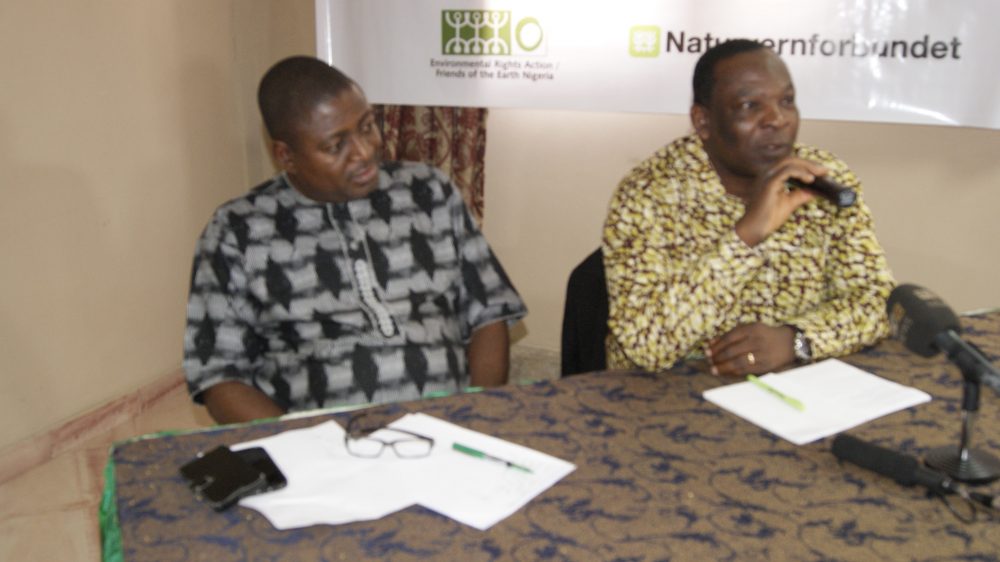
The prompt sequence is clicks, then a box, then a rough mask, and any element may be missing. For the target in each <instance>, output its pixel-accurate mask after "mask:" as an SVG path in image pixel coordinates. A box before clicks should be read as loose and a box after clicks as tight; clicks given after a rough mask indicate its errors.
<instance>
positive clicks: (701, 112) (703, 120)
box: [691, 103, 709, 140]
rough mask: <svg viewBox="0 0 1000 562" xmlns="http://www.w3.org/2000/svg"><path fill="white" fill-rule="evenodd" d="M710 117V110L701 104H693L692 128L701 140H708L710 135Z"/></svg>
mask: <svg viewBox="0 0 1000 562" xmlns="http://www.w3.org/2000/svg"><path fill="white" fill-rule="evenodd" d="M708 125H709V117H708V108H706V107H705V106H703V105H700V104H697V103H696V104H693V105H692V106H691V126H692V127H694V132H695V133H697V134H698V136H699V137H701V140H705V139H707V138H708V133H709V126H708Z"/></svg>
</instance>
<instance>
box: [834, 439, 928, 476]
mask: <svg viewBox="0 0 1000 562" xmlns="http://www.w3.org/2000/svg"><path fill="white" fill-rule="evenodd" d="M832 450H833V455H834V456H835V457H837V458H838V459H841V460H845V461H847V462H849V463H851V464H856V465H858V466H860V467H861V468H867V469H868V470H871V471H873V472H877V473H879V474H881V475H882V476H888V477H889V478H892V479H893V480H895V481H896V482H898V483H900V484H902V485H903V486H912V485H914V484H916V483H917V480H916V474H917V468H918V467H919V466H920V465H919V463H918V462H917V459H916V458H914V457H911V456H909V455H904V454H902V453H897V452H895V451H890V450H889V449H886V448H884V447H879V446H878V445H872V444H871V443H868V442H866V441H862V440H861V439H858V438H857V437H852V436H850V435H847V434H841V435H838V436H836V437H835V438H834V439H833V447H832Z"/></svg>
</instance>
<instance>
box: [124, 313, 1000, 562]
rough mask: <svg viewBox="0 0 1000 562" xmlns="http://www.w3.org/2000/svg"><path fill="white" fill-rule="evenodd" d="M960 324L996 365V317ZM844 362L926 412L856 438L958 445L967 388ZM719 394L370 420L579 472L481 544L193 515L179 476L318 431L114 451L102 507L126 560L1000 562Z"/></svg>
mask: <svg viewBox="0 0 1000 562" xmlns="http://www.w3.org/2000/svg"><path fill="white" fill-rule="evenodd" d="M963 324H964V325H965V328H966V337H967V338H968V339H969V340H970V341H973V342H975V343H977V344H978V345H980V346H981V347H982V348H983V350H984V352H985V353H986V355H987V356H988V357H989V358H990V359H991V360H993V361H995V362H996V361H997V359H998V357H1000V313H997V312H993V313H990V314H984V315H979V316H976V317H971V318H964V319H963ZM846 360H847V361H848V362H850V363H852V364H854V365H857V366H859V367H861V368H863V369H865V370H868V371H871V372H874V373H876V374H878V375H881V376H884V377H886V378H889V379H892V380H896V381H898V382H901V383H905V384H909V385H912V386H915V387H917V388H920V389H922V390H924V391H926V392H928V393H930V394H931V395H932V396H933V401H932V402H930V403H928V404H924V405H921V406H918V407H915V408H911V409H908V410H905V411H902V412H898V413H896V414H893V415H890V416H886V417H884V418H880V419H878V420H875V421H873V422H869V423H867V424H864V425H862V426H860V427H857V428H855V429H853V430H851V431H850V433H852V434H854V435H856V436H858V437H861V438H863V439H866V440H869V441H872V442H875V443H877V444H880V445H883V446H885V447H889V448H892V449H896V450H901V451H903V452H906V453H910V454H914V455H919V454H921V453H922V452H923V451H925V450H926V449H929V448H932V447H935V446H940V445H948V444H955V443H957V441H958V435H959V428H960V414H961V412H960V399H961V376H960V375H959V373H958V371H957V370H956V369H955V368H953V367H952V366H950V364H949V363H947V362H946V361H945V360H944V359H943V358H942V357H940V356H939V357H936V358H931V359H923V358H920V357H916V356H914V355H912V354H910V353H907V352H906V350H905V349H904V348H903V347H902V346H901V345H900V344H898V343H896V342H893V341H886V342H883V343H881V344H879V345H878V346H877V347H876V348H874V349H870V350H867V351H865V352H863V353H860V354H856V355H853V356H851V357H848V358H846ZM727 382H729V381H725V380H721V379H718V378H714V377H712V376H710V375H707V374H703V373H698V372H696V371H695V370H694V369H679V370H676V371H673V372H669V373H659V374H644V373H613V372H608V373H595V374H590V375H581V376H575V377H570V378H566V379H562V380H559V381H555V382H544V383H537V384H533V385H527V386H508V387H504V388H500V389H494V390H489V391H486V392H482V393H477V394H463V395H457V396H450V397H446V398H438V399H433V400H425V401H422V402H409V403H402V404H396V405H391V406H382V407H380V408H381V409H382V410H384V414H385V415H387V416H395V415H402V414H403V413H405V412H416V411H420V412H425V413H427V414H430V415H433V416H438V417H440V418H443V419H446V420H449V421H451V422H454V423H457V424H460V425H463V426H466V427H469V428H471V429H474V430H477V431H482V432H485V433H489V434H493V435H496V436H498V437H501V438H503V439H507V440H510V441H514V442H517V443H521V444H523V445H526V446H528V447H532V448H535V449H538V450H541V451H544V452H546V453H549V454H552V455H555V456H557V457H560V458H563V459H566V460H568V461H570V462H573V463H575V464H576V465H577V467H578V468H577V470H576V471H575V472H573V473H571V474H570V475H569V476H568V477H566V478H565V479H564V480H562V481H560V482H559V483H557V484H556V485H555V486H554V487H552V488H551V489H549V490H548V491H546V492H545V493H543V494H542V495H540V496H539V497H537V498H535V499H534V500H533V501H532V502H531V503H529V504H528V505H527V506H526V507H524V508H523V509H521V510H520V511H519V512H517V513H515V514H514V515H513V516H511V517H509V518H507V519H505V520H503V521H501V522H500V523H498V524H497V525H495V526H494V527H492V528H491V529H489V530H488V531H485V532H481V531H477V530H475V529H472V528H469V527H466V526H464V525H461V524H459V523H456V522H455V521H452V520H450V519H448V518H446V517H443V516H440V515H438V514H436V513H434V512H431V511H429V510H427V509H424V508H420V507H411V508H409V509H406V510H404V511H402V512H399V513H396V514H393V515H390V516H388V517H385V518H383V519H380V520H378V521H371V522H363V523H353V524H348V525H339V526H329V525H318V526H313V527H308V528H303V529H297V530H289V531H278V530H275V529H274V528H272V527H271V525H270V524H269V523H268V522H267V520H266V519H264V517H262V516H261V515H259V514H258V513H256V512H255V511H252V510H249V509H245V508H234V509H232V510H230V511H227V512H224V513H216V512H214V511H212V510H211V509H210V508H208V507H206V506H205V505H203V504H201V503H198V502H197V501H195V500H194V499H193V497H192V496H191V493H190V492H189V491H188V489H187V488H186V487H185V485H184V483H183V481H182V480H181V478H180V476H179V474H178V472H177V467H178V466H180V465H181V464H183V463H184V462H186V461H187V460H189V459H190V458H192V457H193V456H194V455H195V454H196V453H197V452H198V451H201V450H207V449H210V448H213V447H214V446H216V445H218V444H231V443H237V442H241V441H246V440H248V439H252V438H257V437H262V436H265V435H270V434H274V433H277V432H279V431H283V430H286V429H292V428H297V427H305V426H310V425H314V424H317V423H320V422H322V421H325V420H326V419H328V417H329V416H321V417H318V418H316V417H314V418H306V419H298V420H291V421H283V422H273V423H263V424H257V425H250V426H241V427H235V428H222V429H219V430H213V431H207V432H200V433H192V434H185V435H168V436H163V437H157V438H153V439H144V440H139V441H134V442H129V443H125V444H121V445H118V446H116V447H115V448H114V449H113V452H112V459H111V460H112V464H111V467H112V469H113V482H114V485H113V491H114V492H115V494H114V495H113V496H109V498H110V501H111V502H113V503H114V505H115V506H117V510H118V517H119V525H120V527H119V529H120V536H121V549H122V550H121V554H123V555H124V559H125V560H136V561H151V560H157V561H160V560H168V561H169V560H178V561H179V560H206V561H212V562H218V561H225V560H247V561H251V560H252V561H264V560H269V561H270V560H288V561H310V562H313V561H320V560H330V561H340V560H366V559H371V560H416V559H433V560H460V561H476V560H484V561H485V560H525V561H529V560H530V561H534V560H570V561H588V560H636V561H642V560H698V561H702V560H730V559H732V560H877V559H886V560H955V559H964V560H997V559H1000V554H998V553H1000V523H998V521H997V520H993V521H982V520H981V521H979V522H976V523H971V524H964V523H962V522H960V521H959V520H958V519H956V518H955V517H954V516H953V515H952V514H951V513H950V512H949V511H948V510H947V509H946V507H945V506H944V505H943V503H942V502H940V501H939V500H937V499H933V498H928V497H926V496H925V493H924V491H923V490H921V489H918V488H904V487H901V486H899V485H897V484H896V483H895V482H893V481H892V480H890V479H887V478H883V477H880V476H877V475H874V474H872V473H870V472H867V471H865V470H863V469H861V468H857V467H854V466H852V465H847V464H842V463H840V462H838V461H837V460H836V459H835V458H834V457H833V455H832V454H831V453H830V441H831V440H830V439H826V440H822V441H819V442H816V443H812V444H810V445H806V446H802V447H796V446H794V445H792V444H790V443H787V442H785V441H782V440H780V439H777V438H775V437H774V436H772V435H771V434H769V433H767V432H765V431H763V430H761V429H759V428H757V427H756V426H753V425H751V424H749V423H747V422H745V421H743V420H741V419H739V418H737V417H735V416H733V415H731V414H729V413H727V412H725V411H723V410H720V409H719V408H718V407H716V406H714V405H712V404H710V403H708V402H706V401H705V400H704V399H702V397H701V393H702V392H703V391H704V390H706V389H708V388H712V387H715V386H718V385H721V384H726V383H727ZM344 415H346V414H332V416H334V417H337V416H344ZM973 445H975V446H977V447H981V448H983V449H986V450H990V451H992V452H993V454H995V455H998V456H1000V399H998V398H997V396H996V395H994V394H993V393H992V392H989V391H987V390H986V389H984V391H983V394H982V409H981V412H980V416H979V419H978V422H977V425H976V428H975V433H974V435H973ZM989 490H990V488H989V487H987V488H986V489H985V490H983V491H989ZM992 491H993V492H995V493H1000V489H998V487H997V486H993V487H992Z"/></svg>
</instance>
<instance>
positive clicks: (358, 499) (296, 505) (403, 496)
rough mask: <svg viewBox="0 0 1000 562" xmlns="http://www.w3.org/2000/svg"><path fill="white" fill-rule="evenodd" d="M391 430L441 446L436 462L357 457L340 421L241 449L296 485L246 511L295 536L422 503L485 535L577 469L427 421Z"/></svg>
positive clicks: (417, 419) (409, 419)
mask: <svg viewBox="0 0 1000 562" xmlns="http://www.w3.org/2000/svg"><path fill="white" fill-rule="evenodd" d="M389 426H390V427H394V428H397V429H406V430H408V431H412V432H415V433H419V434H421V435H426V436H428V437H431V438H433V439H434V442H435V444H434V448H433V449H432V451H431V454H430V455H429V456H427V457H424V458H419V459H400V458H398V457H396V455H395V454H394V453H393V452H392V451H390V450H388V449H387V450H385V451H384V452H383V453H382V455H381V456H379V457H377V458H374V459H364V458H358V457H355V456H352V455H350V454H349V453H348V452H347V449H346V448H345V447H344V430H343V428H341V427H340V426H339V425H337V423H336V422H335V421H328V422H325V423H322V424H319V425H316V426H314V427H310V428H306V429H296V430H290V431H285V432H283V433H279V434H277V435H273V436H271V437H266V438H263V439H257V440H254V441H247V442H245V443H240V444H238V445H233V446H232V449H233V450H240V449H246V448H249V447H263V448H264V449H265V450H266V451H267V452H268V455H270V456H271V459H272V460H273V461H274V463H275V464H276V465H277V466H278V469H280V470H281V472H282V473H284V475H285V478H286V479H287V480H288V485H287V486H286V487H285V488H283V489H281V490H275V491H273V492H267V493H265V494H259V495H255V496H249V497H246V498H243V499H242V500H240V505H242V506H245V507H249V508H252V509H255V510H257V511H259V512H260V513H261V514H262V515H264V516H265V517H266V518H267V519H268V520H269V521H270V522H271V524H272V525H274V527H275V528H277V529H292V528H296V527H305V526H308V525H315V524H321V523H328V524H333V525H336V524H340V523H350V522H352V521H366V520H371V519H378V518H380V517H383V516H385V515H388V514H390V513H393V512H395V511H398V510H400V509H404V508H406V507H408V506H410V505H413V504H414V503H419V504H421V505H423V506H425V507H427V508H428V509H431V510H434V511H436V512H438V513H440V514H442V515H445V516H447V517H451V518H452V519H455V520H456V521H459V522H461V523H465V524H467V525H469V526H472V527H475V528H477V529H480V530H485V529H488V528H489V527H490V526H492V525H494V524H495V523H497V522H498V521H500V520H502V519H504V518H505V517H507V516H509V515H511V514H512V513H514V512H515V511H517V510H518V509H520V508H521V507H522V506H524V505H525V504H526V503H528V502H529V501H531V499H532V498H534V497H535V496H537V495H538V494H540V493H542V492H543V491H545V490H546V489H548V488H549V487H550V486H552V485H553V484H554V483H556V482H557V481H559V480H560V479H561V478H563V477H564V476H566V475H567V474H569V473H570V472H572V471H573V470H574V469H575V468H576V466H574V465H573V464H571V463H568V462H566V461H563V460H561V459H557V458H555V457H552V456H550V455H546V454H545V453H541V452H538V451H535V450H533V449H529V448H527V447H522V446H520V445H516V444H514V443H510V442H507V441H504V440H502V439H497V438H495V437H491V436H489V435H486V434H484V433H479V432H477V431H471V430H468V429H465V428H462V427H459V426H457V425H454V424H451V423H448V422H445V421H442V420H439V419H437V418H434V417H431V416H428V415H426V414H407V415H405V416H403V417H402V418H400V419H398V420H396V421H395V422H393V423H391V424H389ZM393 435H394V436H398V434H393ZM376 436H377V434H376ZM387 437H388V436H387ZM455 442H458V443H461V444H463V445H466V446H469V447H472V448H475V449H477V450H480V451H484V452H487V453H489V454H491V455H494V456H496V457H499V458H502V459H505V460H509V461H511V462H514V463H517V464H519V465H522V466H526V467H529V468H530V469H531V470H532V472H531V473H525V472H523V471H520V470H516V469H511V468H508V467H507V466H506V465H504V464H502V463H497V462H492V461H488V460H483V459H479V458H475V457H470V456H467V455H463V454H461V453H458V452H456V451H453V450H452V444H453V443H455Z"/></svg>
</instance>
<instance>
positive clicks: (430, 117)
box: [373, 104, 487, 222]
mask: <svg viewBox="0 0 1000 562" xmlns="http://www.w3.org/2000/svg"><path fill="white" fill-rule="evenodd" d="M373 107H374V110H375V118H376V120H377V122H378V123H379V126H380V128H381V129H382V139H383V144H384V147H385V148H384V151H385V152H384V156H385V159H386V160H413V161H416V162H426V163H428V164H433V165H435V166H437V167H438V168H441V169H442V170H444V172H445V173H447V174H448V175H449V176H451V179H452V181H453V182H454V183H455V185H456V186H457V187H458V188H459V189H460V190H461V191H462V195H463V196H464V197H465V202H466V204H467V205H468V206H469V210H471V211H472V214H473V215H474V216H475V217H476V219H477V220H479V221H480V222H482V218H483V179H484V178H483V167H484V166H483V164H484V158H485V156H486V114H487V110H486V109H485V108H474V107H423V106H410V105H377V104H375V105H373Z"/></svg>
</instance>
